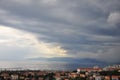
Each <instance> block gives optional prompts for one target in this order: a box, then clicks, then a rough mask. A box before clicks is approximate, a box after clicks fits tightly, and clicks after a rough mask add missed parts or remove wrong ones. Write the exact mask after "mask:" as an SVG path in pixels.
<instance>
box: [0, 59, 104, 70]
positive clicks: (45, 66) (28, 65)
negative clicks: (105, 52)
mask: <svg viewBox="0 0 120 80" xmlns="http://www.w3.org/2000/svg"><path fill="white" fill-rule="evenodd" d="M96 65H97V66H100V67H101V65H99V64H91V63H70V62H55V61H52V62H51V61H50V62H46V61H0V70H62V71H68V70H77V68H81V67H82V68H83V67H84V68H85V67H93V66H96ZM102 66H103V65H102Z"/></svg>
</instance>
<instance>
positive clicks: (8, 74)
mask: <svg viewBox="0 0 120 80" xmlns="http://www.w3.org/2000/svg"><path fill="white" fill-rule="evenodd" d="M0 80H120V65H112V66H106V67H104V68H100V67H98V66H94V67H92V68H78V69H76V70H74V71H54V70H11V69H4V70H1V71H0Z"/></svg>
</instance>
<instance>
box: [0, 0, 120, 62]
mask: <svg viewBox="0 0 120 80" xmlns="http://www.w3.org/2000/svg"><path fill="white" fill-rule="evenodd" d="M0 15H1V16H0V25H4V26H3V27H6V26H7V27H10V28H15V29H19V30H23V31H25V32H26V33H27V32H28V33H30V34H31V35H32V36H34V37H35V40H36V41H38V42H37V43H41V42H43V44H41V45H42V46H40V45H38V47H42V48H41V49H42V50H44V49H43V45H44V44H45V45H44V47H45V48H47V50H48V52H51V55H48V56H47V55H45V52H33V54H29V57H36V56H37V57H41V55H42V57H58V56H60V57H61V56H62V57H76V58H92V59H98V60H102V61H106V62H119V61H120V59H119V55H120V53H119V52H120V31H119V30H120V27H119V26H120V18H119V17H120V0H114V1H113V0H109V1H108V0H74V1H73V0H36V1H34V0H26V1H18V0H11V1H8V0H1V1H0ZM26 33H25V34H26ZM9 35H10V34H9ZM9 35H8V36H9ZM3 36H4V35H3ZM18 36H19V35H18ZM0 41H3V40H2V38H1V39H0ZM3 42H4V41H3ZM0 45H2V44H1V43H0ZM46 45H47V46H46ZM1 49H2V48H1ZM47 50H46V49H45V50H44V51H47ZM21 51H22V50H21ZM52 51H53V52H52ZM21 53H26V52H21ZM106 57H107V58H106Z"/></svg>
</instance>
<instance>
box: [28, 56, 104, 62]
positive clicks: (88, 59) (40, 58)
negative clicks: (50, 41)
mask: <svg viewBox="0 0 120 80" xmlns="http://www.w3.org/2000/svg"><path fill="white" fill-rule="evenodd" d="M29 60H37V61H38V60H39V61H56V62H69V63H89V64H90V63H91V64H106V63H105V62H103V61H99V60H96V59H90V58H83V59H81V58H71V57H53V58H43V57H39V58H30V59H29Z"/></svg>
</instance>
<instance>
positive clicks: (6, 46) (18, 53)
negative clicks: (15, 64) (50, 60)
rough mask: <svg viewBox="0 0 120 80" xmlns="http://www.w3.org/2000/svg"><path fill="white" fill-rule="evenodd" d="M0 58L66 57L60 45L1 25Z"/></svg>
mask: <svg viewBox="0 0 120 80" xmlns="http://www.w3.org/2000/svg"><path fill="white" fill-rule="evenodd" d="M0 52H1V53H0V59H2V60H7V59H8V60H10V59H12V60H16V59H20V60H22V59H28V58H39V57H65V56H67V54H66V53H67V51H66V50H64V49H63V48H62V47H61V46H60V45H58V44H57V45H56V44H54V43H45V42H44V41H41V40H39V41H38V39H37V37H36V36H35V35H33V34H31V33H28V32H25V31H20V30H17V29H13V28H9V27H7V26H2V25H0Z"/></svg>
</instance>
